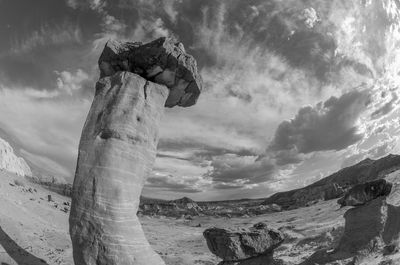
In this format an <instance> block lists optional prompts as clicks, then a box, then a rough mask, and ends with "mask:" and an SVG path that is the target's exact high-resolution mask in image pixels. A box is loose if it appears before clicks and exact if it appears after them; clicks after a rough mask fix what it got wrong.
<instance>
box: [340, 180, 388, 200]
mask: <svg viewBox="0 0 400 265" xmlns="http://www.w3.org/2000/svg"><path fill="white" fill-rule="evenodd" d="M391 190H392V184H391V183H390V182H387V181H386V180H385V179H378V180H375V181H370V182H366V183H363V184H358V185H355V186H354V187H352V188H351V189H350V190H349V191H348V192H346V193H345V195H344V196H343V197H342V198H341V199H339V200H338V203H339V204H340V205H341V206H342V207H343V206H359V205H364V204H365V203H367V202H369V201H372V200H374V199H376V198H378V197H381V196H388V195H389V194H390V192H391Z"/></svg>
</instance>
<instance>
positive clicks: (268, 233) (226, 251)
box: [203, 223, 284, 264]
mask: <svg viewBox="0 0 400 265" xmlns="http://www.w3.org/2000/svg"><path fill="white" fill-rule="evenodd" d="M203 235H204V237H205V239H206V241H207V246H208V248H209V249H210V251H211V252H212V253H213V254H215V255H216V256H218V257H220V258H222V259H223V262H222V263H221V264H234V262H241V261H244V260H249V259H251V258H255V257H259V256H268V259H270V258H271V256H272V253H273V250H274V249H275V248H276V247H278V246H279V245H280V244H281V243H282V242H283V239H284V238H283V235H282V234H281V232H279V231H278V230H275V229H270V228H268V227H267V225H266V224H265V223H258V224H255V225H254V226H253V227H251V228H249V229H241V230H239V229H224V228H216V227H212V228H209V229H206V230H205V231H204V232H203ZM263 259H264V260H265V259H267V257H265V258H259V260H263ZM246 262H249V261H246Z"/></svg>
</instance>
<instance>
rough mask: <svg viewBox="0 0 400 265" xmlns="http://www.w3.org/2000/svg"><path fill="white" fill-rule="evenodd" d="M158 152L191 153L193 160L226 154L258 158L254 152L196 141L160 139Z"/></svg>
mask: <svg viewBox="0 0 400 265" xmlns="http://www.w3.org/2000/svg"><path fill="white" fill-rule="evenodd" d="M157 150H158V151H182V152H184V151H190V152H192V153H193V156H192V158H193V159H195V158H202V159H211V158H212V157H214V156H221V155H224V154H235V155H238V156H256V155H258V154H256V153H255V152H254V151H253V150H247V149H239V150H237V149H235V150H234V149H230V148H220V147H216V146H212V145H207V144H206V143H204V142H197V141H195V140H194V139H186V140H184V139H160V141H159V143H158V146H157Z"/></svg>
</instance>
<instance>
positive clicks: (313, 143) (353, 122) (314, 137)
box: [269, 91, 370, 154]
mask: <svg viewBox="0 0 400 265" xmlns="http://www.w3.org/2000/svg"><path fill="white" fill-rule="evenodd" d="M369 103H370V96H369V93H368V92H367V91H351V92H348V93H346V94H344V95H342V96H341V97H339V98H336V97H331V98H330V99H328V100H327V101H325V102H323V103H322V102H321V103H319V104H317V105H316V106H315V107H311V106H307V107H303V108H301V109H300V110H299V112H298V113H297V115H296V117H295V118H294V119H292V120H290V121H284V122H282V123H281V124H280V125H279V126H278V129H277V130H276V133H275V137H274V139H273V141H272V142H271V144H270V146H269V150H270V151H280V150H292V149H295V150H297V151H298V152H299V153H305V154H307V153H310V152H314V151H326V150H342V149H344V148H346V147H348V146H349V145H352V144H354V143H356V142H358V141H359V140H361V139H362V138H363V134H362V132H360V130H359V128H358V127H357V121H358V118H359V117H360V115H361V114H362V113H363V111H365V110H366V109H367V108H368V105H369Z"/></svg>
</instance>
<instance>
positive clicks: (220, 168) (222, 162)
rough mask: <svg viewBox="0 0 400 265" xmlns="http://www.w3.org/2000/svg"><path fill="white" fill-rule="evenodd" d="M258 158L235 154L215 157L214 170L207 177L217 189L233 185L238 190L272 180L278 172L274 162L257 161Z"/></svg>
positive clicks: (267, 160)
mask: <svg viewBox="0 0 400 265" xmlns="http://www.w3.org/2000/svg"><path fill="white" fill-rule="evenodd" d="M256 158H257V157H241V156H236V155H233V154H228V155H225V156H220V157H215V158H214V160H213V161H212V163H211V166H212V167H213V170H212V171H210V172H209V173H208V174H207V177H210V178H211V179H212V180H213V181H214V182H215V183H216V185H217V187H226V185H232V187H233V186H234V187H236V188H242V187H244V186H245V185H248V184H256V183H262V182H265V181H268V180H270V179H271V178H272V177H273V174H274V173H275V172H276V165H275V164H274V161H272V160H269V159H259V160H256ZM221 184H223V185H221Z"/></svg>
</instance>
